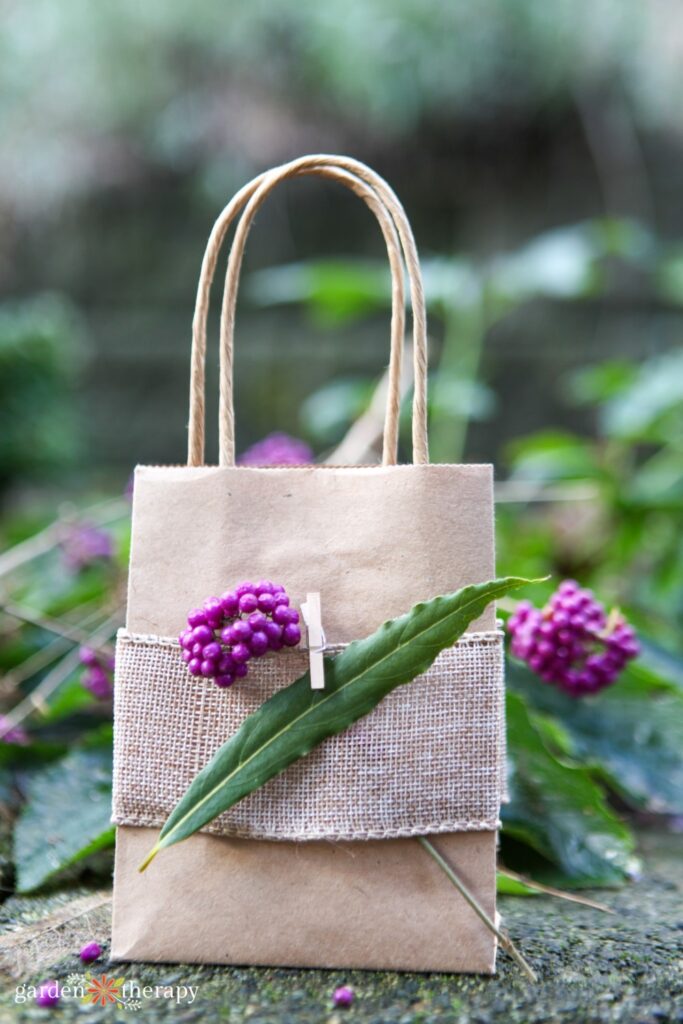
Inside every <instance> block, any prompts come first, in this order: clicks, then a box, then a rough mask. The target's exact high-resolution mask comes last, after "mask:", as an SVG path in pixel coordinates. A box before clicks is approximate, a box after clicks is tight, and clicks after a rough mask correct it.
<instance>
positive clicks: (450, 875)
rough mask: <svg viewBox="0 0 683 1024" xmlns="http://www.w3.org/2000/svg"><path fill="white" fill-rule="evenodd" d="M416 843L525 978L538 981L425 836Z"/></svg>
mask: <svg viewBox="0 0 683 1024" xmlns="http://www.w3.org/2000/svg"><path fill="white" fill-rule="evenodd" d="M418 842H420V843H421V844H422V846H423V847H424V848H425V850H426V851H427V853H428V854H429V855H430V857H433V858H434V860H435V861H436V863H437V864H438V865H439V867H440V868H441V870H442V871H443V872H444V874H445V875H446V877H447V878H448V879H449V881H450V882H452V883H453V885H454V886H455V888H456V889H457V890H458V892H459V893H460V895H461V896H462V898H463V899H464V900H465V902H466V903H468V904H469V906H470V907H471V908H472V910H473V911H474V913H475V914H476V915H477V917H478V918H479V920H480V921H482V922H483V924H485V925H486V927H487V928H488V930H489V931H490V932H492V933H493V934H494V935H495V936H496V938H497V939H498V941H499V942H500V944H501V946H502V947H503V949H504V950H505V952H506V953H508V954H509V955H510V956H511V957H512V959H513V960H514V961H515V963H516V964H518V966H519V967H520V968H521V970H522V971H523V972H524V974H525V975H526V976H527V978H528V979H529V980H530V981H538V978H537V976H536V974H535V972H534V971H533V970H532V968H531V967H530V966H529V964H528V963H527V962H526V960H525V959H524V957H523V956H522V954H521V953H520V952H519V950H518V949H517V947H516V946H515V944H514V943H513V941H512V939H511V938H510V936H509V935H506V934H505V933H504V932H502V931H501V930H500V928H499V927H498V926H497V924H496V923H495V922H494V921H492V920H491V918H490V917H489V915H488V914H487V913H486V911H485V910H484V908H483V907H482V905H481V904H480V903H479V901H478V900H477V898H476V897H475V896H474V895H473V894H472V893H471V892H470V890H469V889H468V888H467V886H466V885H465V883H464V882H463V881H462V880H461V879H460V878H458V876H457V875H456V873H455V871H454V870H453V868H452V867H451V865H450V864H449V863H448V861H447V860H445V859H444V858H443V857H442V856H441V854H440V853H439V851H438V850H437V849H436V848H435V847H434V846H432V844H431V843H430V841H429V840H428V839H426V838H425V836H418Z"/></svg>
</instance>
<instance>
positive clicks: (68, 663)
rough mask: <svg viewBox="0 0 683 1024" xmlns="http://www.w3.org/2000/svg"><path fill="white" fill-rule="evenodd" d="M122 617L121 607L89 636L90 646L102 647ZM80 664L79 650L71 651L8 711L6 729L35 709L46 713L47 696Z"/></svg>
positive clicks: (12, 726) (18, 722) (22, 719)
mask: <svg viewBox="0 0 683 1024" xmlns="http://www.w3.org/2000/svg"><path fill="white" fill-rule="evenodd" d="M121 618H122V612H121V609H118V610H117V611H116V612H115V614H113V615H111V616H110V617H109V618H108V619H107V620H106V621H105V622H103V623H102V625H101V626H100V627H98V629H97V630H95V632H93V633H92V634H91V635H90V636H89V637H88V646H89V647H94V648H96V649H101V646H102V644H103V643H105V642H106V641H107V640H108V639H109V637H110V636H111V634H112V632H113V630H114V629H115V628H116V626H117V625H118V624H119V623H120V622H121ZM79 664H80V661H79V652H78V651H77V650H74V651H71V653H70V654H67V655H66V657H64V658H62V660H61V661H60V662H59V664H58V665H56V666H55V668H53V670H52V671H51V672H48V674H47V675H46V676H45V678H44V679H42V680H41V681H40V683H39V684H38V686H36V687H35V689H33V690H31V692H30V693H29V694H27V696H26V697H24V699H23V700H22V701H20V702H19V703H18V704H17V705H16V706H15V707H13V708H12V710H11V711H10V712H8V714H7V715H6V716H5V720H4V723H3V724H4V726H5V731H6V730H7V729H11V728H14V726H16V725H19V724H20V723H21V722H23V721H24V720H25V719H26V718H28V717H29V715H31V714H33V712H34V711H39V712H40V713H41V714H42V713H44V708H45V703H46V700H47V698H48V697H49V696H50V695H51V694H52V693H54V691H55V690H56V689H57V688H58V687H59V686H61V684H62V683H63V682H64V680H65V679H68V678H69V676H70V675H71V673H72V672H73V671H75V669H77V668H78V666H79Z"/></svg>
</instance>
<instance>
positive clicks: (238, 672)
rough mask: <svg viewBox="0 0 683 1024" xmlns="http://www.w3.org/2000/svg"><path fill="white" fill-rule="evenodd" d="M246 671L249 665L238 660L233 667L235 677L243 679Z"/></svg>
mask: <svg viewBox="0 0 683 1024" xmlns="http://www.w3.org/2000/svg"><path fill="white" fill-rule="evenodd" d="M248 671H249V666H248V665H247V663H246V661H240V662H237V664H236V665H235V667H234V669H233V674H234V676H235V679H244V677H245V676H246V674H247V672H248Z"/></svg>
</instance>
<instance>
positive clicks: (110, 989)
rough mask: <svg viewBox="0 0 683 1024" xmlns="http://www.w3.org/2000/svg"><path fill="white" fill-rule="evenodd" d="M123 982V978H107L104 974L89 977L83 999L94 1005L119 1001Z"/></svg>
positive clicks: (104, 1004)
mask: <svg viewBox="0 0 683 1024" xmlns="http://www.w3.org/2000/svg"><path fill="white" fill-rule="evenodd" d="M123 982H124V979H123V978H108V977H107V975H106V974H103V975H102V977H101V978H91V979H90V984H89V985H88V988H87V989H86V993H85V1001H86V1002H90V1003H92V1004H93V1005H94V1006H106V1005H107V1004H108V1003H120V1002H121V1001H122V1000H121V986H122V985H123Z"/></svg>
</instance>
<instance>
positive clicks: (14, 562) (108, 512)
mask: <svg viewBox="0 0 683 1024" xmlns="http://www.w3.org/2000/svg"><path fill="white" fill-rule="evenodd" d="M126 515H130V503H129V502H128V501H126V499H125V498H112V499H109V500H107V501H100V502H97V504H96V505H91V506H90V507H89V508H85V509H79V510H78V511H77V512H76V510H74V512H73V516H72V519H71V521H78V520H81V519H87V520H90V521H91V522H93V523H95V524H96V525H97V526H104V525H106V524H107V523H111V522H114V521H115V520H117V519H122V518H123V517H124V516H126ZM69 521H70V519H69V518H68V517H67V516H62V517H60V518H59V519H57V520H56V521H55V522H54V523H50V525H49V526H46V527H45V529H44V530H41V531H40V533H34V534H33V536H32V537H28V538H27V539H26V540H25V541H22V542H21V544H15V545H14V547H12V548H10V549H9V550H8V551H5V552H4V553H3V554H2V555H0V577H1V576H7V575H9V573H11V572H14V570H15V569H18V568H19V567H20V566H22V565H26V563H27V562H31V561H33V559H34V558H39V557H40V556H41V555H45V554H47V552H48V551H51V550H52V549H53V548H55V547H57V545H58V544H59V542H60V541H61V539H62V536H63V533H64V526H65V524H67V523H69Z"/></svg>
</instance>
